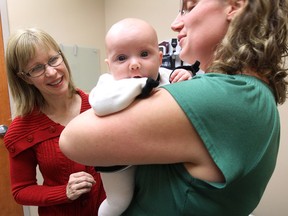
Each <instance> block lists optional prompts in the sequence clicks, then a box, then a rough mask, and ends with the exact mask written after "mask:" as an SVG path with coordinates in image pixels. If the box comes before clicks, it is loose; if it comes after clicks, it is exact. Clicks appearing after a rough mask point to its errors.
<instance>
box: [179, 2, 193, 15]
mask: <svg viewBox="0 0 288 216" xmlns="http://www.w3.org/2000/svg"><path fill="white" fill-rule="evenodd" d="M194 6H195V5H194V3H193V2H192V1H188V0H180V9H179V13H180V15H181V16H184V15H186V14H188V13H189V12H190V11H191V10H192V9H193V8H194Z"/></svg>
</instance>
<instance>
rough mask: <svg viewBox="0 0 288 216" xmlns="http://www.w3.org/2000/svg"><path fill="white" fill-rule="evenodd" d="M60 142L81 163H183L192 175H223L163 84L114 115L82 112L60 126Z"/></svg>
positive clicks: (206, 177) (218, 178) (220, 179)
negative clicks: (62, 127) (63, 126)
mask: <svg viewBox="0 0 288 216" xmlns="http://www.w3.org/2000/svg"><path fill="white" fill-rule="evenodd" d="M60 148H61V150H62V151H63V153H64V154H65V155H66V156H67V157H69V158H70V159H72V160H75V161H77V162H79V163H82V164H86V165H92V166H112V165H127V164H130V165H139V164H172V163H184V165H185V167H186V169H187V171H188V172H189V173H190V174H191V175H193V176H194V177H196V178H200V179H203V180H208V181H217V182H223V181H224V179H223V175H222V174H221V172H220V170H219V169H218V167H217V166H216V165H215V163H214V161H213V160H212V158H211V156H210V155H209V153H208V151H207V150H206V148H205V146H204V144H203V142H202V140H201V138H200V137H199V135H198V134H197V132H196V131H195V129H194V127H193V126H192V124H191V123H190V122H189V120H188V119H187V118H186V115H185V113H184V112H183V111H182V109H181V108H180V107H179V105H178V104H177V103H176V101H175V100H174V99H173V97H172V96H171V95H170V94H169V93H168V92H167V91H166V90H165V89H158V90H157V91H156V92H155V93H154V94H153V95H151V96H150V97H149V98H146V99H143V100H136V101H135V102H133V103H132V104H131V105H130V106H129V107H128V108H127V109H125V110H123V111H121V112H118V113H115V114H113V115H109V116H105V117H98V116H96V115H95V114H94V112H93V110H91V109H90V110H88V111H86V112H84V113H82V114H81V115H79V116H77V117H76V118H75V119H73V120H72V121H71V122H70V123H69V124H68V125H67V126H66V128H65V129H64V131H63V132H62V134H61V136H60Z"/></svg>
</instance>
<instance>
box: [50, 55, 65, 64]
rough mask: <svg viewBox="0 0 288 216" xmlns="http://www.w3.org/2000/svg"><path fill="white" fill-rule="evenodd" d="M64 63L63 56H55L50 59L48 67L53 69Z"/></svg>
mask: <svg viewBox="0 0 288 216" xmlns="http://www.w3.org/2000/svg"><path fill="white" fill-rule="evenodd" d="M62 62H63V58H62V55H61V54H58V55H56V56H53V57H51V58H50V59H49V62H48V65H49V66H51V67H57V66H59V65H60V64H61V63H62Z"/></svg>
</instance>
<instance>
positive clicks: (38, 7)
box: [1, 0, 288, 216]
mask: <svg viewBox="0 0 288 216" xmlns="http://www.w3.org/2000/svg"><path fill="white" fill-rule="evenodd" d="M1 1H5V0H1ZM178 5H179V2H178V0H145V1H140V0H50V1H40V0H25V1H19V0H7V6H8V16H9V25H10V31H11V32H13V31H14V30H15V29H17V28H22V27H31V26H36V27H40V28H43V29H44V30H46V31H47V32H49V33H50V34H51V35H52V36H53V37H54V38H55V39H56V40H57V41H58V42H59V43H62V44H71V45H74V44H78V45H83V46H91V47H97V48H99V49H100V52H101V63H102V64H101V68H102V70H103V71H106V65H105V63H104V58H105V47H104V36H105V33H106V31H107V30H108V29H109V27H110V26H111V25H112V24H113V23H114V22H116V21H118V20H119V19H122V18H125V17H137V18H142V19H144V20H146V21H148V22H149V23H151V24H152V25H153V26H154V28H155V29H156V30H157V33H158V37H159V41H162V40H165V39H169V38H172V37H175V36H176V34H175V33H173V32H172V30H170V24H171V22H172V21H173V20H174V18H175V16H176V14H177V12H178ZM4 40H5V38H4ZM279 110H280V115H281V122H282V125H281V126H282V128H281V146H280V150H279V158H278V163H277V167H276V170H275V173H274V175H273V177H272V178H271V181H270V182H269V185H268V187H267V190H266V192H265V194H264V197H263V199H262V201H261V202H260V204H259V206H258V207H257V209H256V210H255V211H254V214H255V216H271V215H277V216H286V215H287V212H288V205H287V200H288V191H287V189H286V183H287V182H288V172H287V170H288V157H287V155H288V145H287V144H288V111H287V110H288V102H286V104H284V105H282V106H280V107H279ZM263 112H265V110H263ZM32 211H33V213H32V214H31V216H32V215H37V214H36V213H34V212H35V210H33V209H32Z"/></svg>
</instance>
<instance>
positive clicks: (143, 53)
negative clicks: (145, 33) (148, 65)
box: [141, 51, 149, 57]
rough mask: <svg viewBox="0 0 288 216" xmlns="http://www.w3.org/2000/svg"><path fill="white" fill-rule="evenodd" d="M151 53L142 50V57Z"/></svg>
mask: <svg viewBox="0 0 288 216" xmlns="http://www.w3.org/2000/svg"><path fill="white" fill-rule="evenodd" d="M148 55H149V53H148V52H147V51H143V52H141V57H147V56H148Z"/></svg>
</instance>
